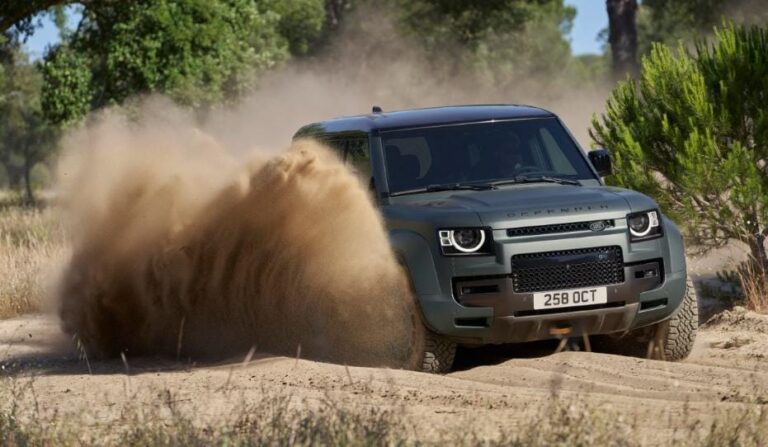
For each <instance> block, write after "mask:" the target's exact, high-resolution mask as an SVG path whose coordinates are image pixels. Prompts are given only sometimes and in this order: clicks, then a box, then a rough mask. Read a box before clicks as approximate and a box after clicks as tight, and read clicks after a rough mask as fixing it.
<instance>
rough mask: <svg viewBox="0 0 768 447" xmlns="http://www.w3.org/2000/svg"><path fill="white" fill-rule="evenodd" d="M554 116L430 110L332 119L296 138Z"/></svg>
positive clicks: (512, 108)
mask: <svg viewBox="0 0 768 447" xmlns="http://www.w3.org/2000/svg"><path fill="white" fill-rule="evenodd" d="M553 116H555V115H554V114H553V113H552V112H550V111H548V110H544V109H541V108H538V107H533V106H526V105H517V104H485V105H463V106H447V107H430V108H423V109H409V110H400V111H394V112H374V113H370V114H367V115H356V116H344V117H339V118H333V119H330V120H327V121H321V122H318V123H314V124H309V125H306V126H304V127H302V128H301V129H299V131H298V132H297V133H296V135H297V136H298V135H307V134H316V133H333V132H354V131H359V132H366V133H367V132H370V131H372V130H392V129H401V128H412V127H426V126H439V125H447V124H458V123H478V122H486V121H495V120H508V119H516V118H539V117H553Z"/></svg>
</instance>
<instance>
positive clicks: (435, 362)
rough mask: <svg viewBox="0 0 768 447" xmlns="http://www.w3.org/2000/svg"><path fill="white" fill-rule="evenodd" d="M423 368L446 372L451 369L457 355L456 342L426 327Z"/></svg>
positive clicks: (430, 371) (439, 372)
mask: <svg viewBox="0 0 768 447" xmlns="http://www.w3.org/2000/svg"><path fill="white" fill-rule="evenodd" d="M424 332H425V334H424V351H423V355H422V360H421V370H422V371H424V372H429V373H435V374H445V373H447V372H449V371H450V370H451V367H452V366H453V359H454V358H455V357H456V343H454V342H452V341H450V340H448V339H447V338H445V337H442V336H440V335H438V334H435V333H434V332H432V331H430V330H429V329H426V330H425V331H424Z"/></svg>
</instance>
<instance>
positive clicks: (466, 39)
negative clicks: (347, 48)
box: [400, 0, 597, 87]
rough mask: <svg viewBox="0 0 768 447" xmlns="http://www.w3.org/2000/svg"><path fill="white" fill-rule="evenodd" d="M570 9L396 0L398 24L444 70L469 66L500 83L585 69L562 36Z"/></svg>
mask: <svg viewBox="0 0 768 447" xmlns="http://www.w3.org/2000/svg"><path fill="white" fill-rule="evenodd" d="M575 14H576V10H575V9H574V8H572V7H567V6H565V5H564V2H563V1H562V0H537V1H520V0H504V1H498V2H473V1H453V0H437V1H432V0H415V1H410V0H408V1H406V0H402V1H401V2H400V20H401V24H402V27H403V28H404V29H405V31H406V32H407V33H408V34H410V35H412V36H414V37H416V38H417V40H419V41H420V42H421V43H422V45H423V46H424V48H425V49H426V52H427V54H430V55H431V57H432V58H433V59H434V60H435V61H436V62H438V63H440V62H444V61H445V60H448V61H449V62H452V64H449V66H450V65H452V67H451V68H452V70H449V72H448V73H447V75H448V76H452V75H456V74H458V73H459V72H461V73H463V74H464V73H466V72H467V71H469V72H474V73H476V74H477V75H478V76H479V77H480V78H481V79H485V80H486V82H487V83H488V84H490V85H495V86H500V87H503V86H504V85H505V84H509V83H513V82H520V80H521V79H525V78H527V77H532V76H535V77H537V78H541V77H542V76H543V77H551V78H553V77H557V76H560V75H563V74H564V72H566V71H568V70H567V69H569V68H571V66H572V65H573V67H574V68H576V71H574V72H572V73H579V74H581V73H584V74H586V73H589V71H588V70H587V71H581V68H583V67H584V66H579V64H578V63H575V61H574V59H573V58H572V57H571V49H570V45H569V43H568V41H567V40H566V39H565V34H567V33H568V32H569V30H570V27H571V25H572V22H573V18H574V17H575ZM447 48H450V52H447V51H446V49H447ZM595 67H597V66H595Z"/></svg>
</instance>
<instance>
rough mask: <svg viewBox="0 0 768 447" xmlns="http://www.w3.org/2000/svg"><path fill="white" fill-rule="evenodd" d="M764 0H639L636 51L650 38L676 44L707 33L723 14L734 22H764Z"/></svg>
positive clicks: (644, 51) (649, 42)
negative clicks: (640, 0)
mask: <svg viewBox="0 0 768 447" xmlns="http://www.w3.org/2000/svg"><path fill="white" fill-rule="evenodd" d="M764 3H765V2H764V0H643V2H642V3H641V5H640V9H639V13H638V17H637V31H638V44H639V47H640V48H639V53H640V54H648V53H650V51H651V46H652V45H653V43H654V42H660V43H665V44H667V45H677V43H678V41H683V42H686V43H691V42H693V41H694V40H695V39H696V38H699V37H700V36H702V35H708V34H709V33H711V32H712V28H713V27H714V26H716V25H718V24H719V23H720V22H721V21H722V20H723V19H724V18H727V19H730V20H734V21H736V22H738V23H747V24H750V23H761V22H762V23H765V21H766V20H768V9H766V8H765V4H764Z"/></svg>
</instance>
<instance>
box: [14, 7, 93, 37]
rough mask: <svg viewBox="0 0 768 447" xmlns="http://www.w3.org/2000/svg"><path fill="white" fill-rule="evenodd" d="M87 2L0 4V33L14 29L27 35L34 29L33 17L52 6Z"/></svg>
mask: <svg viewBox="0 0 768 447" xmlns="http://www.w3.org/2000/svg"><path fill="white" fill-rule="evenodd" d="M86 2H87V0H80V1H77V2H75V1H74V0H24V1H7V2H3V3H2V4H0V33H5V32H6V31H8V30H10V29H11V27H16V28H17V29H18V30H19V31H21V32H22V33H25V34H28V33H30V32H31V31H32V28H34V17H35V16H37V15H38V14H39V13H41V12H43V11H46V10H48V9H50V8H51V7H53V6H60V5H65V4H68V3H86Z"/></svg>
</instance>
